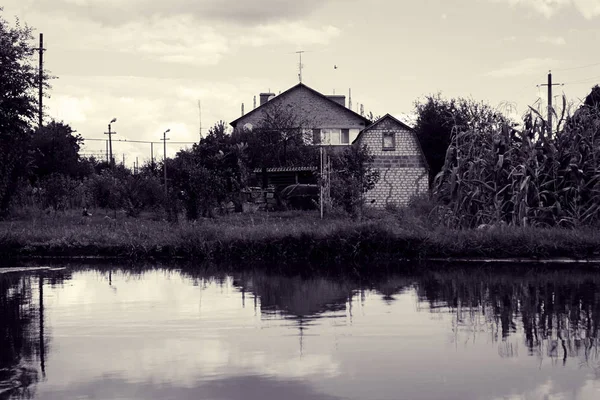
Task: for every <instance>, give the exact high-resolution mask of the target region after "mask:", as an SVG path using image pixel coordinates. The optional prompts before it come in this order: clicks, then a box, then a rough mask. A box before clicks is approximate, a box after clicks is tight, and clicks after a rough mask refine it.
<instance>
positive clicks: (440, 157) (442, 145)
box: [415, 93, 507, 186]
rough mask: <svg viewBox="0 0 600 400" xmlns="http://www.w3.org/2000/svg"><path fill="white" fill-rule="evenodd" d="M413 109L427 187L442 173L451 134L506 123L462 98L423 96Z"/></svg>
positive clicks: (488, 108) (489, 109)
mask: <svg viewBox="0 0 600 400" xmlns="http://www.w3.org/2000/svg"><path fill="white" fill-rule="evenodd" d="M415 108H416V112H417V121H416V125H415V131H416V134H417V137H418V138H419V142H420V143H421V147H422V148H423V152H424V153H425V158H426V159H427V163H428V164H429V168H430V170H429V184H430V186H431V184H432V183H433V179H434V178H435V176H436V175H437V174H438V173H439V172H440V171H441V170H442V167H443V165H444V160H445V157H446V151H447V150H448V146H449V145H450V141H451V138H452V135H453V134H456V133H458V132H460V131H464V130H468V129H475V130H477V129H479V128H481V126H482V125H483V124H485V125H486V126H488V124H490V123H492V124H495V125H496V126H498V127H499V126H501V125H502V124H503V123H505V122H507V119H506V117H504V116H503V115H501V114H500V113H499V112H498V111H496V110H494V109H493V108H492V107H491V106H489V105H487V104H485V103H478V102H475V101H473V100H470V99H464V98H456V99H450V100H446V99H443V98H442V97H441V95H440V94H439V93H438V94H437V95H429V96H427V97H426V99H425V102H424V103H418V102H417V103H416V104H415Z"/></svg>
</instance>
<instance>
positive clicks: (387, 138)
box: [383, 132, 396, 150]
mask: <svg viewBox="0 0 600 400" xmlns="http://www.w3.org/2000/svg"><path fill="white" fill-rule="evenodd" d="M395 149H396V137H395V135H394V132H385V133H384V134H383V150H395Z"/></svg>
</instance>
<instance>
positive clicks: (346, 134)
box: [342, 129, 350, 144]
mask: <svg viewBox="0 0 600 400" xmlns="http://www.w3.org/2000/svg"><path fill="white" fill-rule="evenodd" d="M342 144H350V129H342Z"/></svg>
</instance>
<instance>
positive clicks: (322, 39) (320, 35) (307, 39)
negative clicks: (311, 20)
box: [239, 22, 341, 47]
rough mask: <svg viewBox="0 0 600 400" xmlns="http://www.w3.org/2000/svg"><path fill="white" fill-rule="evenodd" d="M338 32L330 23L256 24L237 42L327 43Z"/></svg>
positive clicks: (338, 33)
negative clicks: (317, 24) (311, 25)
mask: <svg viewBox="0 0 600 400" xmlns="http://www.w3.org/2000/svg"><path fill="white" fill-rule="evenodd" d="M340 33H341V31H340V29H339V28H336V27H335V26H331V25H328V26H325V27H322V28H312V27H310V26H307V25H306V24H303V23H300V22H291V23H290V22H285V23H277V24H270V25H261V26H258V27H257V28H255V29H252V30H251V31H250V32H248V34H247V35H244V36H243V37H242V38H241V39H239V44H241V45H248V46H256V47H258V46H265V45H271V44H278V43H290V44H295V45H305V44H327V43H329V42H330V41H331V40H332V39H334V38H336V37H338V36H339V35H340Z"/></svg>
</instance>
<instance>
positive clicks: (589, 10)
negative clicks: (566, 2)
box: [573, 0, 600, 19]
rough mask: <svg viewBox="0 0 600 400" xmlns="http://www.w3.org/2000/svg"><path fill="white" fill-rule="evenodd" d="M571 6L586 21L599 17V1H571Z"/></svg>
mask: <svg viewBox="0 0 600 400" xmlns="http://www.w3.org/2000/svg"><path fill="white" fill-rule="evenodd" d="M573 4H575V7H577V9H578V10H579V12H580V13H581V15H583V16H584V17H585V18H587V19H592V18H594V17H596V16H598V15H600V0H573Z"/></svg>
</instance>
